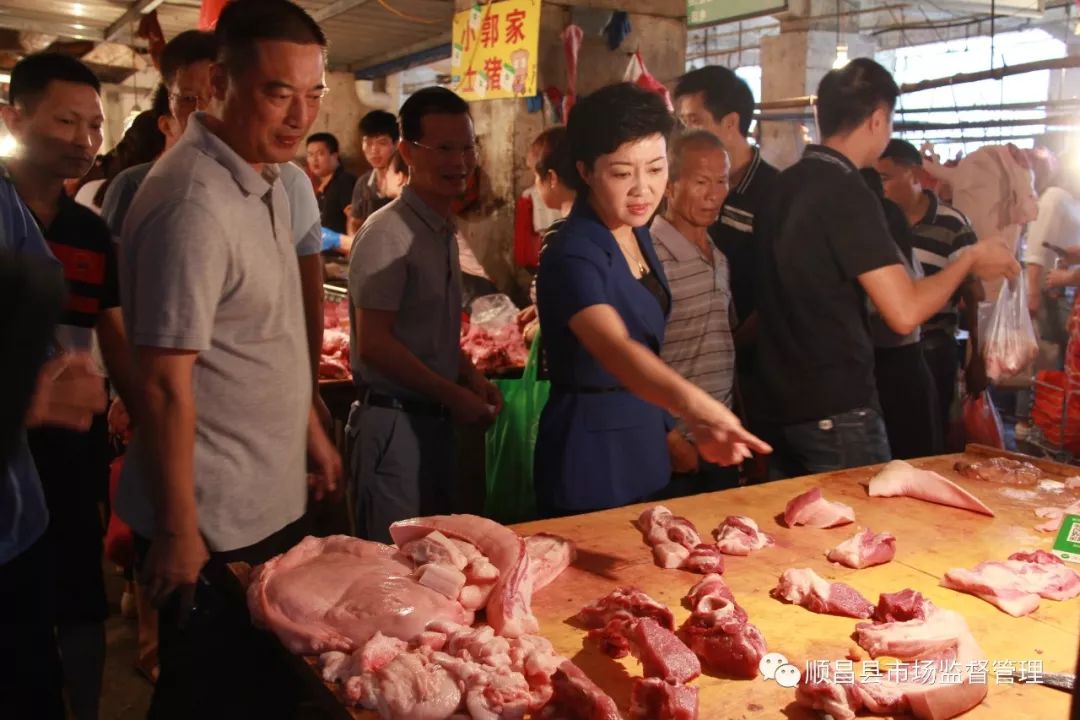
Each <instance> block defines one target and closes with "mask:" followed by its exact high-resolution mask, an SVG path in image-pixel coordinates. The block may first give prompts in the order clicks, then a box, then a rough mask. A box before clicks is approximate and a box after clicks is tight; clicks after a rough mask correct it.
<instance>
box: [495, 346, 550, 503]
mask: <svg viewBox="0 0 1080 720" xmlns="http://www.w3.org/2000/svg"><path fill="white" fill-rule="evenodd" d="M539 366H540V333H539V332H538V333H537V334H536V337H535V338H534V339H533V343H532V349H531V350H530V351H529V359H528V361H526V363H525V370H524V372H522V375H521V379H520V380H494V381H493V382H494V383H495V385H496V386H498V388H499V390H501V391H502V394H503V409H502V412H501V413H499V417H498V418H497V419H496V420H495V424H494V425H492V426H491V427H490V428H488V431H487V435H486V436H485V439H484V456H485V466H484V467H485V478H484V479H485V485H486V486H487V497H486V499H485V501H484V514H485V515H486V516H487V517H489V518H492V519H493V520H497V521H499V522H502V523H514V522H523V521H525V520H532V519H535V518H536V496H535V494H534V492H533V450H534V449H535V448H536V434H537V430H538V428H539V425H540V411H542V410H543V409H544V405H545V404H546V403H547V400H548V393H549V392H550V391H551V383H549V382H548V381H547V380H538V379H537V377H536V373H537V369H538V368H539Z"/></svg>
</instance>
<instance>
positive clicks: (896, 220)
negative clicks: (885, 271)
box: [859, 168, 914, 262]
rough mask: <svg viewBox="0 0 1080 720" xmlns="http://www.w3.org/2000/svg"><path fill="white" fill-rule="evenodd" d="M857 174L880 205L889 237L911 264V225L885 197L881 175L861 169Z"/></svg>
mask: <svg viewBox="0 0 1080 720" xmlns="http://www.w3.org/2000/svg"><path fill="white" fill-rule="evenodd" d="M859 174H860V175H862V179H863V182H865V183H866V186H867V187H869V188H870V192H872V193H874V195H875V196H877V199H878V202H880V203H881V211H882V212H883V213H884V214H885V224H886V225H888V227H889V235H891V236H892V239H893V242H895V243H896V246H897V247H898V248H900V252H902V253H903V254H904V257H906V258H907V260H908V262H912V261H913V259H914V255H913V254H912V249H913V242H914V238H913V237H912V235H911V225H910V224H909V223H908V220H907V215H905V214H904V211H903V210H901V209H900V206H899V205H897V204H896V203H894V202H893V201H892V200H890V199H889V198H887V197H885V186H884V185H882V183H881V175H879V174H878V173H877V171H875V170H874V168H861V169H860V170H859Z"/></svg>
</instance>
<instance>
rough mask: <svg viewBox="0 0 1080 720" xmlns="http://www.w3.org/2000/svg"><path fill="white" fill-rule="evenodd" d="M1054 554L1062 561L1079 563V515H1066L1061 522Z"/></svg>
mask: <svg viewBox="0 0 1080 720" xmlns="http://www.w3.org/2000/svg"><path fill="white" fill-rule="evenodd" d="M1054 554H1055V555H1057V556H1058V557H1059V558H1061V559H1062V560H1068V561H1069V562H1074V563H1080V515H1066V516H1065V518H1064V519H1063V520H1062V521H1061V529H1060V530H1058V535H1057V540H1055V541H1054Z"/></svg>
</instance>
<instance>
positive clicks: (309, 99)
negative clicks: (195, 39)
mask: <svg viewBox="0 0 1080 720" xmlns="http://www.w3.org/2000/svg"><path fill="white" fill-rule="evenodd" d="M216 33H217V37H218V47H219V63H218V64H217V65H215V66H214V70H213V73H214V75H213V88H214V93H215V97H216V100H218V101H219V102H220V103H221V106H220V107H221V110H220V114H219V115H218V116H217V117H212V116H210V115H206V114H203V113H196V114H195V115H193V116H192V117H191V119H190V120H189V122H188V125H187V129H186V131H185V133H184V136H183V138H182V139H181V140H180V142H179V143H177V145H176V146H175V147H173V149H172V150H171V151H170V152H169V153H168V154H166V155H165V156H164V157H163V158H161V159H160V160H158V162H157V163H156V164H155V165H154V167H153V169H152V170H151V171H150V173H149V175H147V178H146V180H145V181H144V182H143V184H142V187H141V188H140V189H139V191H138V193H137V194H136V196H135V199H134V201H133V203H132V205H131V209H130V210H129V211H128V216H127V219H126V221H125V223H124V228H123V233H122V237H121V288H122V301H123V308H124V315H125V321H126V322H127V326H128V333H129V337H130V338H131V342H132V344H133V345H134V346H135V351H136V363H137V366H138V376H139V383H140V388H139V389H140V390H141V392H140V393H137V398H138V401H139V402H138V403H137V406H136V407H135V408H132V410H133V411H134V412H133V413H132V416H133V420H134V427H135V437H134V440H133V442H132V445H131V448H130V451H129V452H128V455H127V461H126V463H125V467H124V472H123V475H122V478H121V483H120V489H119V492H118V494H117V498H116V508H117V511H118V512H119V514H120V516H121V517H123V518H124V519H125V520H126V521H127V522H128V523H129V524H130V525H131V527H132V529H133V530H134V532H135V534H136V554H137V556H138V557H139V558H141V559H142V560H143V566H142V569H141V573H140V576H141V578H142V580H143V582H144V583H145V584H146V586H147V588H148V591H149V593H148V594H149V597H150V598H151V599H152V600H154V601H155V602H156V603H157V604H159V605H160V606H161V608H162V611H161V613H160V620H159V627H160V645H159V653H160V661H161V674H160V678H159V681H158V683H157V685H156V686H155V692H154V698H153V701H152V704H151V709H150V716H151V717H155V718H157V717H178V718H179V717H183V718H190V717H241V716H243V717H251V716H275V717H277V716H282V715H283V714H284V711H283V708H282V706H281V705H280V704H278V703H279V702H280V701H281V700H282V699H281V698H280V696H279V695H278V692H279V691H281V690H282V689H283V685H282V684H281V683H279V682H278V680H277V676H276V675H275V672H276V669H275V668H274V667H273V666H272V665H270V666H268V663H270V662H271V659H270V654H269V653H268V652H267V650H266V647H265V646H264V645H262V643H264V642H265V640H263V639H261V636H258V635H256V634H255V633H254V632H253V631H252V630H251V629H250V623H249V622H246V609H245V607H244V606H243V604H242V603H235V602H234V601H233V599H232V598H231V596H230V595H229V594H228V592H227V591H225V590H224V589H223V587H224V583H226V582H227V581H228V578H227V574H228V573H227V570H226V567H225V564H226V563H227V562H231V561H245V562H248V563H250V564H257V563H260V562H264V561H265V560H267V559H269V557H271V556H273V555H275V554H277V553H280V552H283V551H285V550H286V549H288V548H289V547H291V546H292V545H293V544H295V542H297V541H298V540H299V539H300V537H301V536H302V529H301V528H300V526H299V523H298V521H299V520H300V518H301V516H302V515H303V513H304V510H305V502H306V495H307V493H306V488H305V448H306V450H307V452H308V453H309V454H310V456H311V459H312V462H313V463H314V465H315V467H316V470H317V473H318V475H317V476H316V477H321V478H322V480H323V482H324V484H325V485H326V486H332V485H333V483H334V482H335V481H336V478H337V476H338V475H339V474H340V458H338V457H337V454H336V451H335V450H334V448H333V446H332V444H331V443H330V441H329V439H328V438H327V437H326V434H325V432H324V431H323V429H322V427H321V425H320V424H319V422H318V420H317V418H316V415H315V411H314V409H313V406H312V391H311V387H312V383H311V375H310V364H309V357H308V350H307V347H306V345H305V333H304V320H303V314H302V313H303V303H302V299H301V289H300V273H299V269H298V265H297V259H296V251H295V247H294V244H293V235H292V229H291V227H290V214H289V206H288V199H287V198H286V194H285V189H284V187H283V185H282V182H281V180H280V178H279V177H278V168H277V167H276V165H275V164H274V163H280V162H285V161H287V160H289V159H290V158H291V157H292V156H293V155H294V154H295V153H296V151H297V148H298V147H300V146H302V143H303V139H304V137H305V136H306V135H307V131H308V129H309V128H310V125H311V122H312V121H313V120H314V119H315V116H316V114H317V112H318V109H319V105H320V103H321V100H322V96H323V94H324V90H325V84H324V80H323V75H324V52H325V46H326V39H325V37H324V36H323V34H322V31H321V30H320V29H319V26H318V25H317V24H316V23H315V21H314V20H312V19H311V17H310V16H308V15H307V13H305V12H304V11H303V10H302V9H300V8H299V7H298V6H296V5H293V4H292V3H289V2H286V1H285V0H236V2H233V3H230V4H229V5H227V6H226V7H225V9H224V10H223V12H222V14H221V17H220V19H219V21H218V25H217V30H216ZM147 541H149V542H147ZM196 610H198V612H196ZM236 686H241V687H244V686H246V687H259V688H260V689H259V692H257V693H243V696H244V697H243V698H239V697H238V694H237V693H236V692H235V690H234V688H235V687H236ZM252 702H254V703H255V704H256V705H257V706H258V707H253V706H252V705H251V703H252Z"/></svg>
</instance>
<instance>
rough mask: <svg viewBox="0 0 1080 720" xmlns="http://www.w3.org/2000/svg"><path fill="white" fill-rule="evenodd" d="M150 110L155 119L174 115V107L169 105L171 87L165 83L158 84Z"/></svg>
mask: <svg viewBox="0 0 1080 720" xmlns="http://www.w3.org/2000/svg"><path fill="white" fill-rule="evenodd" d="M150 112H151V114H153V116H154V119H155V120H157V119H158V118H161V117H169V116H170V115H172V108H171V107H169V88H167V87H165V86H164V85H163V84H158V86H157V90H155V91H154V99H153V101H152V102H151V103H150Z"/></svg>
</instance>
